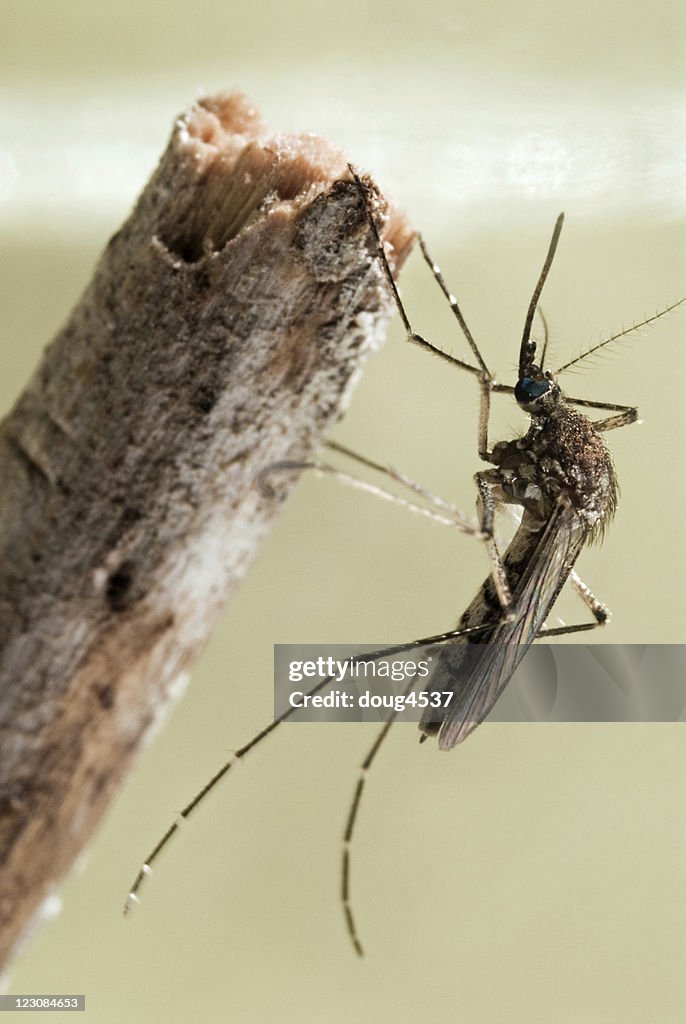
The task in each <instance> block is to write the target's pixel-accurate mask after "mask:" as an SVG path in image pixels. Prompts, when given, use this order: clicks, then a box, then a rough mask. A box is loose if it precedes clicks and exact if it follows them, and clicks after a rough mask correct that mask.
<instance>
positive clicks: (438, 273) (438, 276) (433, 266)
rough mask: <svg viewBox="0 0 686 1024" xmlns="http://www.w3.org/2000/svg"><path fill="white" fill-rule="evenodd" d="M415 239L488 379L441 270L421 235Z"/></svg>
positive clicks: (486, 371) (484, 367) (485, 369)
mask: <svg viewBox="0 0 686 1024" xmlns="http://www.w3.org/2000/svg"><path fill="white" fill-rule="evenodd" d="M417 239H418V241H419V248H420V249H421V252H422V256H423V257H424V262H425V263H426V264H427V266H428V267H429V269H430V271H431V273H432V274H433V276H434V279H435V281H436V283H437V284H438V287H439V288H440V289H441V291H442V292H443V294H444V295H445V297H446V299H447V300H448V302H449V303H450V308H451V309H452V311H453V313H454V315H455V319H456V320H457V322H458V324H459V325H460V327H461V329H462V333H463V334H464V336H465V338H466V339H467V343H468V345H469V347H470V348H471V350H472V352H473V353H474V358H475V359H476V361H477V363H478V364H479V367H480V369H481V373H483V374H485V376H486V377H488V378H489V379H490V376H491V373H490V371H489V369H488V367H487V366H486V363H485V362H484V359H483V356H482V355H481V352H480V351H479V348H478V346H477V344H476V342H475V341H474V338H473V336H472V332H471V331H470V330H469V327H468V326H467V323H466V321H465V318H464V317H463V316H462V311H461V309H460V307H459V304H458V301H457V299H456V298H455V296H454V295H453V293H452V292H451V291H450V289H449V288H448V285H447V284H446V283H445V278H444V277H443V274H442V273H441V268H440V267H439V265H438V264H437V263H434V261H433V259H432V257H431V255H430V253H429V250H428V248H427V245H426V242H425V241H424V238H423V236H422V235H417Z"/></svg>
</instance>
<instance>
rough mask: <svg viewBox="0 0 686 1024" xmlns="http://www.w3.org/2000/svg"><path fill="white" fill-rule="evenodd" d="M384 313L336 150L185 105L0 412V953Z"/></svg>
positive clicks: (335, 409) (363, 226)
mask: <svg viewBox="0 0 686 1024" xmlns="http://www.w3.org/2000/svg"><path fill="white" fill-rule="evenodd" d="M377 208H378V209H379V212H380V214H381V215H382V214H383V211H384V210H385V204H384V203H383V201H381V200H380V199H379V200H377ZM386 221H387V227H386V239H387V241H388V242H389V243H390V251H391V253H392V256H393V259H394V261H395V264H396V266H400V264H401V263H402V261H403V259H404V258H405V256H406V255H407V253H408V251H409V248H410V247H411V244H412V235H411V232H410V231H409V229H408V228H407V226H406V224H405V223H404V221H403V220H402V219H401V218H400V217H398V216H397V215H392V216H390V217H387V218H386ZM389 313H390V301H389V298H388V294H387V291H386V289H385V287H384V283H383V281H382V279H381V277H380V273H379V270H378V267H377V263H376V260H375V259H374V249H373V244H372V243H371V241H370V239H369V233H368V225H367V222H366V220H365V214H364V210H363V207H362V203H361V200H360V195H359V191H358V189H357V188H356V186H355V185H354V183H353V182H352V181H350V178H349V174H348V172H347V170H346V161H345V158H344V157H343V156H342V155H341V154H340V153H338V152H336V151H334V150H333V149H332V148H331V147H330V146H329V145H328V144H327V143H325V142H324V141H323V140H321V139H317V138H315V137H312V136H302V137H300V136H299V137H291V136H285V137H284V136H281V137H275V138H269V137H268V136H267V134H266V129H265V127H264V126H263V125H262V123H261V122H260V119H259V117H258V115H257V113H256V112H255V111H254V110H253V109H252V108H251V107H250V105H249V104H248V102H247V100H245V98H244V97H242V96H240V95H235V94H234V95H226V94H222V95H219V96H215V97H212V98H209V99H205V100H202V101H200V102H199V103H197V104H196V105H194V106H193V107H192V108H191V109H190V110H189V111H188V112H187V113H186V114H185V115H184V116H182V117H181V118H179V120H178V121H177V122H176V125H175V127H174V130H173V133H172V137H171V141H170V143H169V146H168V148H167V151H166V152H165V154H164V156H163V157H162V160H161V162H160V165H159V167H158V168H157V170H156V171H155V173H154V174H153V176H152V178H151V180H150V182H149V183H148V185H147V186H146V188H145V190H144V192H143V194H142V195H141V197H140V199H139V201H138V203H137V205H136V207H135V209H134V211H133V213H132V214H131V216H130V217H129V219H128V220H127V221H126V223H125V224H124V226H123V227H122V228H121V230H120V231H118V232H117V234H116V235H115V236H114V237H113V238H112V239H111V240H110V242H109V244H108V246H107V248H106V250H105V252H104V254H103V256H102V258H101V260H100V262H99V264H98V266H97V268H96V270H95V273H94V276H93V280H92V281H91V283H90V285H89V286H88V288H87V289H86V292H85V294H84V295H83V297H82V299H81V300H80V302H79V303H78V305H77V307H76V309H75V310H74V312H73V313H72V315H71V317H70V319H69V321H68V323H67V325H66V326H65V328H64V330H63V331H62V332H61V333H60V334H59V335H58V337H57V338H56V339H55V340H54V341H53V342H52V344H51V345H50V346H49V348H48V349H47V350H46V352H45V355H44V358H43V360H42V362H41V364H40V366H39V367H38V369H37V371H36V373H35V375H34V377H33V379H32V380H31V382H30V383H29V385H28V387H27V389H26V391H25V392H24V393H23V395H21V397H20V398H19V400H18V402H17V404H16V406H15V407H14V409H13V411H12V412H11V413H10V415H9V416H8V417H7V419H5V420H4V422H3V423H2V424H0V480H2V491H1V493H0V551H1V552H2V556H1V557H2V563H1V570H0V737H1V740H0V963H4V962H5V961H6V960H7V958H8V956H9V955H10V953H11V952H12V951H13V949H14V948H15V947H16V945H17V943H18V941H19V940H20V939H21V937H22V936H23V935H24V934H25V933H26V930H27V927H28V926H29V924H30V922H31V920H32V919H34V918H37V917H40V908H41V906H42V905H43V903H44V901H45V900H46V897H47V896H48V895H49V894H50V892H51V890H52V888H53V887H54V885H55V884H56V883H57V882H58V881H59V880H60V878H61V877H62V876H63V875H64V873H65V871H66V870H67V869H68V867H69V866H70V864H71V863H72V862H73V860H74V858H75V856H76V854H77V853H78V852H79V850H80V849H81V848H82V847H83V845H84V844H85V842H86V841H87V839H88V837H89V836H90V835H91V833H92V831H93V829H94V827H95V826H96V824H97V822H98V820H99V819H100V817H101V815H102V814H103V812H104V810H105V808H106V806H107V804H108V802H109V800H110V799H111V797H112V796H113V794H114V793H115V791H116V790H117V788H118V786H119V785H120V783H121V781H122V779H123V777H124V775H125V773H126V771H127V770H128V769H129V768H130V766H131V763H132V761H133V758H134V755H135V754H136V752H137V751H138V749H139V748H140V746H141V742H142V741H143V739H144V737H145V735H146V733H147V732H148V730H149V729H150V727H151V725H152V724H153V723H154V721H155V719H156V718H157V717H158V715H159V714H160V713H161V712H162V711H163V710H164V709H165V707H166V705H168V703H169V700H170V699H171V698H172V696H173V694H174V690H175V687H176V688H178V687H177V682H178V680H179V679H180V677H182V675H183V674H184V673H186V672H187V671H188V669H189V667H190V665H191V664H192V662H193V660H194V658H195V657H196V656H197V654H198V653H199V651H200V650H201V648H202V647H203V645H204V643H205V641H206V640H207V637H208V634H209V633H210V630H211V628H212V625H213V624H214V622H215V620H216V618H217V615H218V613H219V611H220V609H221V608H222V606H223V605H224V603H225V602H226V600H227V598H228V597H229V596H230V594H231V593H232V592H233V590H234V589H235V588H236V586H237V585H238V583H239V582H240V580H241V579H242V577H243V575H244V574H245V572H246V570H247V568H248V566H249V565H250V562H251V561H252V559H253V557H254V555H255V553H256V550H257V547H258V545H259V542H260V541H261V540H262V538H263V537H264V536H265V533H266V532H267V530H268V528H269V527H270V526H271V525H272V523H273V522H274V520H275V518H276V516H277V514H278V512H279V510H280V507H281V504H282V501H283V498H284V497H285V495H286V491H287V490H288V489H290V487H292V485H293V483H294V480H293V479H292V477H293V475H292V474H287V475H284V478H283V479H282V480H280V482H279V499H277V500H275V499H274V498H273V497H272V498H268V497H266V496H265V495H263V494H261V493H260V492H259V491H258V489H256V487H255V479H256V477H257V476H258V474H259V473H260V471H261V470H263V469H265V467H267V466H269V465H270V464H271V463H273V462H276V461H279V460H283V459H297V460H302V459H308V458H310V456H311V454H312V452H313V450H314V449H316V447H317V446H318V445H319V443H320V442H321V440H322V438H323V437H324V436H325V435H326V433H327V431H328V430H329V429H330V428H331V427H332V426H333V424H334V423H335V422H336V420H337V419H338V418H339V416H340V415H341V412H342V410H343V408H344V406H345V402H346V399H347V398H348V396H349V393H350V390H351V386H352V384H353V382H354V380H355V378H356V376H357V374H358V372H359V370H360V368H361V366H362V363H363V362H364V359H365V357H366V356H367V355H368V354H369V352H370V351H371V350H372V349H373V348H374V347H375V346H376V345H377V344H379V343H380V341H381V335H382V331H383V327H384V323H385V321H386V319H387V317H388V315H389Z"/></svg>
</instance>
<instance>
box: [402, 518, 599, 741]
mask: <svg viewBox="0 0 686 1024" xmlns="http://www.w3.org/2000/svg"><path fill="white" fill-rule="evenodd" d="M523 530H526V523H525V522H523V524H522V526H520V528H519V530H518V531H517V534H516V535H515V537H514V538H513V540H512V542H511V543H510V546H509V548H508V550H507V552H506V553H505V557H504V559H503V562H504V564H505V566H506V568H507V566H508V560H509V561H510V562H511V561H512V552H513V549H515V548H516V546H517V545H521V543H522V531H523ZM587 535H588V529H587V527H586V525H585V524H584V522H583V521H582V520H581V519H580V518H579V516H578V515H577V514H576V512H575V510H574V509H573V508H572V507H571V506H570V505H568V504H567V503H566V502H561V503H560V504H559V505H558V506H557V508H556V509H555V511H554V513H553V514H552V516H551V517H550V519H549V520H548V523H547V525H546V526H545V527H544V529H543V530H542V531H541V533H540V536H539V540H538V541H537V542H535V543H534V545H533V547H532V548H531V550H530V552H529V557H528V559H527V563H526V565H525V567H524V570H523V572H522V574H521V576H520V578H519V582H518V583H517V585H516V587H515V588H514V592H513V604H514V607H515V618H514V620H513V621H512V622H499V623H496V624H495V625H494V627H493V630H492V631H489V632H488V633H486V634H484V636H483V639H482V640H481V641H480V642H479V641H477V642H471V643H469V642H458V643H452V644H451V643H447V644H445V645H444V646H442V647H440V648H439V653H438V656H437V658H436V666H435V668H434V671H433V672H432V675H431V681H430V683H429V685H428V687H427V690H428V691H429V692H432V691H443V692H445V691H449V690H452V691H453V693H454V697H453V699H452V700H451V702H450V704H449V705H448V707H447V708H445V709H444V712H443V714H442V715H441V714H440V712H439V716H440V717H439V718H438V719H437V718H436V711H435V710H434V709H430V710H427V712H425V714H424V716H423V718H422V721H421V723H420V729H421V730H422V731H423V732H424V733H425V735H433V734H435V733H437V732H438V733H439V738H438V745H439V747H440V748H441V750H450V749H451V747H454V746H455V744H457V743H460V742H461V740H463V739H465V737H466V736H468V735H469V733H470V732H471V731H472V730H473V729H475V728H476V726H477V725H479V723H480V722H482V721H483V720H484V718H485V717H486V715H487V714H488V713H489V711H490V710H491V708H492V707H493V705H494V704H495V702H496V701H497V699H498V697H499V696H500V694H501V693H502V692H503V690H504V689H505V687H506V686H507V684H508V683H509V681H510V679H511V678H512V676H513V674H514V672H515V670H516V668H517V666H518V665H519V663H520V661H521V660H522V658H523V657H524V655H525V654H526V652H527V650H528V649H529V647H530V645H531V644H532V642H533V640H534V639H535V637H536V634H537V633H538V632H539V630H540V629H541V627H542V626H543V623H544V622H545V619H546V617H547V616H548V614H549V612H550V609H551V608H552V606H553V604H554V603H555V600H556V598H557V596H558V594H559V592H560V590H561V588H562V586H563V585H564V582H565V580H566V579H567V577H568V576H569V573H570V572H571V570H572V568H573V566H574V563H575V561H576V559H577V557H578V555H579V552H580V551H581V548H582V547H583V545H584V541H585V540H586V537H587ZM484 586H486V584H484Z"/></svg>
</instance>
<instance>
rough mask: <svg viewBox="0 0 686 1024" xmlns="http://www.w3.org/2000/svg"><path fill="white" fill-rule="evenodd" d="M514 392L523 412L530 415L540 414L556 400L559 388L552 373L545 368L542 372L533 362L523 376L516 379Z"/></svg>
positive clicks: (558, 395)
mask: <svg viewBox="0 0 686 1024" xmlns="http://www.w3.org/2000/svg"><path fill="white" fill-rule="evenodd" d="M514 394H515V398H516V399H517V401H518V403H519V404H520V405H521V407H522V409H524V411H525V412H528V413H530V414H531V415H532V416H537V415H538V416H542V415H544V414H545V413H546V412H548V411H549V410H550V408H551V406H553V405H554V404H555V403H556V402H557V400H558V398H559V397H560V389H559V387H558V385H557V384H556V383H555V381H554V380H553V375H552V373H549V372H548V371H547V370H546V371H545V372H544V371H543V370H541V368H540V367H539V366H536V364H535V363H530V364H529V365H528V367H527V368H526V372H525V374H524V376H523V377H520V378H519V380H518V381H517V385H516V387H515V390H514Z"/></svg>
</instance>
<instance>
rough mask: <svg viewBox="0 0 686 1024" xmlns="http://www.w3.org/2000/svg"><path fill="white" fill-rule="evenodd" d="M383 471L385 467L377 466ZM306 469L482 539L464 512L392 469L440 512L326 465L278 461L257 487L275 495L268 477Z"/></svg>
mask: <svg viewBox="0 0 686 1024" xmlns="http://www.w3.org/2000/svg"><path fill="white" fill-rule="evenodd" d="M360 461H363V462H366V463H367V465H371V463H370V462H369V461H368V460H366V459H364V458H363V457H362V456H360ZM375 468H380V469H382V468H383V467H375ZM305 469H311V470H313V471H314V472H315V473H319V474H320V476H330V477H333V478H334V479H335V480H338V482H339V483H341V484H345V486H346V487H353V488H355V489H356V490H358V491H365V492H366V493H367V494H373V495H374V497H376V498H381V500H382V501H388V502H390V503H391V504H393V505H400V506H401V507H402V508H405V509H407V510H408V511H409V512H414V513H415V514H416V515H420V516H424V517H425V518H427V519H431V520H432V521H433V522H435V523H439V524H440V525H441V526H452V527H453V528H455V529H457V530H459V531H460V532H461V533H467V534H470V535H472V536H475V537H477V538H478V539H482V537H481V531H480V530H479V529H478V527H477V526H475V525H474V523H471V522H470V521H469V520H468V519H467V517H466V516H465V515H464V513H463V512H461V511H460V509H458V508H457V507H456V506H454V505H450V504H449V503H448V502H447V501H443V500H442V499H441V498H437V497H435V495H432V494H431V492H430V491H426V490H425V489H424V488H423V487H421V486H420V485H419V484H412V482H411V481H408V480H407V478H403V477H401V475H400V474H398V475H396V474H395V473H394V472H393V471H392V470H386V471H387V472H388V473H389V475H390V476H391V477H392V479H394V480H398V482H401V483H405V484H406V485H407V486H410V487H411V489H412V490H414V491H415V492H416V493H418V494H420V495H421V496H422V497H424V498H425V499H426V500H427V501H431V502H433V503H434V504H435V505H436V506H437V507H438V508H440V509H441V510H442V511H441V512H436V511H434V510H433V509H430V508H425V507H424V506H423V505H417V504H415V502H413V501H407V499H406V498H400V497H398V495H397V494H393V492H392V491H387V490H386V489H385V488H383V487H378V486H377V485H376V484H370V483H367V481H366V480H360V479H358V478H357V477H356V476H351V475H350V474H349V473H344V472H343V471H342V470H340V469H336V467H335V466H330V465H328V463H326V462H289V461H284V462H275V463H273V464H272V465H271V466H268V467H267V469H265V470H263V471H262V473H260V475H259V477H258V479H257V486H258V487H259V488H260V489H261V490H262V491H263V493H265V494H267V495H269V496H270V495H272V494H273V493H274V492H273V488H272V486H271V484H270V483H269V482H268V479H267V478H268V476H270V475H271V474H273V473H276V472H283V471H285V472H302V471H303V470H305Z"/></svg>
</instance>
